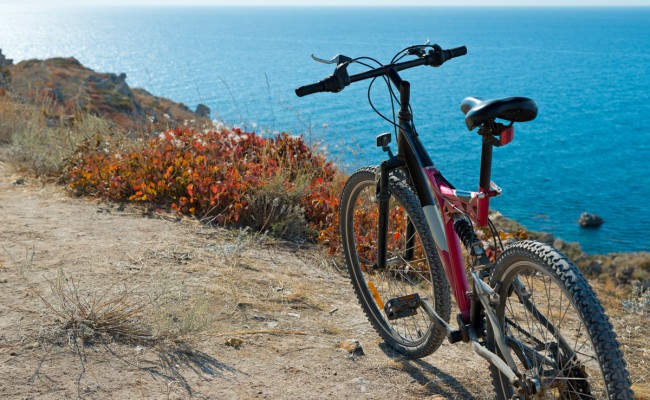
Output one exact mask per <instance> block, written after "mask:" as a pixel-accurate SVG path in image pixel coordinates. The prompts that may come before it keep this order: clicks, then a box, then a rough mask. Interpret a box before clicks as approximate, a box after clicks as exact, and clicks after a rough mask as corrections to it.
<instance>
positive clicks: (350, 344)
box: [338, 339, 365, 359]
mask: <svg viewBox="0 0 650 400" xmlns="http://www.w3.org/2000/svg"><path fill="white" fill-rule="evenodd" d="M338 347H339V349H342V350H345V351H347V352H348V356H347V357H348V358H351V359H357V358H358V357H361V356H363V355H365V353H364V352H363V347H361V344H360V343H359V341H358V340H357V339H349V340H344V341H342V342H340V343H339V344H338Z"/></svg>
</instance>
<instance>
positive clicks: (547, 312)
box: [499, 262, 607, 399]
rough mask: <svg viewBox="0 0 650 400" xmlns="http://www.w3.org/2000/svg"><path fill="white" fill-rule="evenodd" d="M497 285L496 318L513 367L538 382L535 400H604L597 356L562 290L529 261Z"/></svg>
mask: <svg viewBox="0 0 650 400" xmlns="http://www.w3.org/2000/svg"><path fill="white" fill-rule="evenodd" d="M502 282H503V284H504V287H505V288H508V290H507V291H505V292H502V293H505V294H506V295H507V297H506V298H505V299H502V302H501V306H500V309H499V319H500V321H501V324H502V327H505V328H503V330H504V333H505V334H506V336H507V342H508V346H509V347H510V349H511V355H512V356H513V358H514V360H515V362H516V363H517V364H518V365H517V368H518V369H519V371H520V372H525V373H526V375H527V377H531V376H532V377H535V378H537V379H538V381H539V382H540V385H541V391H540V392H539V393H538V394H537V396H536V398H540V399H601V398H606V397H607V393H606V388H605V384H604V378H603V375H602V371H601V368H600V363H599V362H598V356H597V354H596V351H595V348H594V346H593V343H592V341H591V338H590V335H589V332H588V330H587V327H586V325H585V323H584V322H583V319H582V317H581V316H580V313H579V311H578V309H577V308H576V306H575V304H574V302H573V301H572V298H571V296H570V294H569V293H568V291H567V290H566V288H565V287H564V285H563V284H562V283H561V282H560V281H558V280H557V278H555V277H554V276H552V275H550V274H549V273H548V272H547V271H546V270H544V269H543V268H541V267H540V266H538V265H536V264H534V263H530V262H518V263H515V264H513V267H512V269H511V270H510V272H509V273H508V274H507V276H505V277H504V279H503V280H502ZM505 384H506V382H505V380H504V378H502V385H505Z"/></svg>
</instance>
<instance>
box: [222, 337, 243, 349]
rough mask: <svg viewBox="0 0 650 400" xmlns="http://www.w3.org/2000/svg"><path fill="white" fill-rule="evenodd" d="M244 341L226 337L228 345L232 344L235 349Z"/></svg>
mask: <svg viewBox="0 0 650 400" xmlns="http://www.w3.org/2000/svg"><path fill="white" fill-rule="evenodd" d="M243 343H244V342H243V341H242V340H241V339H237V338H229V339H226V346H230V347H232V348H234V349H238V348H239V347H240V346H241V345H242V344H243Z"/></svg>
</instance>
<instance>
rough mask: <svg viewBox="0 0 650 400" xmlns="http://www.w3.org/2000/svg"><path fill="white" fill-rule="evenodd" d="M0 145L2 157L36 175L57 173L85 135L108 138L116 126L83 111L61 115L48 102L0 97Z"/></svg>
mask: <svg viewBox="0 0 650 400" xmlns="http://www.w3.org/2000/svg"><path fill="white" fill-rule="evenodd" d="M0 115H2V120H1V121H0V145H8V146H9V148H8V149H7V151H6V152H5V157H6V159H7V160H8V161H9V162H11V163H13V164H15V165H16V166H17V167H19V168H20V169H21V170H24V171H29V172H30V173H33V174H35V175H39V176H58V175H59V174H60V173H61V171H62V168H63V167H64V163H65V159H66V158H68V157H69V156H70V155H72V153H73V151H74V150H75V148H76V146H77V145H78V144H79V143H81V142H82V141H83V140H84V139H86V138H88V137H101V138H109V137H111V136H113V135H114V132H116V128H115V127H114V126H113V125H112V124H111V123H110V122H108V121H106V120H105V119H102V118H99V117H95V116H92V115H90V114H87V113H83V112H80V111H79V112H76V113H75V114H74V115H65V114H62V113H61V112H60V111H59V110H58V108H57V107H56V106H55V105H53V104H52V103H51V102H47V101H41V102H38V103H37V105H32V104H23V103H20V102H18V101H17V100H15V99H12V98H11V97H10V96H3V97H0Z"/></svg>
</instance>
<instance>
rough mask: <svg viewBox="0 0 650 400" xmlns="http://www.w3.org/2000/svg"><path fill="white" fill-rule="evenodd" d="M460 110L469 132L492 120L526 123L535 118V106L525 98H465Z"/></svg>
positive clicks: (532, 101)
mask: <svg viewBox="0 0 650 400" xmlns="http://www.w3.org/2000/svg"><path fill="white" fill-rule="evenodd" d="M460 109H461V111H462V112H463V114H465V124H466V125H467V129H469V130H470V131H471V130H472V129H474V128H476V127H477V126H480V125H482V124H484V123H485V122H487V121H489V120H491V119H494V118H499V119H505V120H506V121H512V122H526V121H532V120H534V119H535V117H536V116H537V104H536V103H535V101H534V100H532V99H529V98H527V97H505V98H503V99H494V100H485V99H482V98H480V97H467V98H466V99H465V100H463V102H462V103H460Z"/></svg>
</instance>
